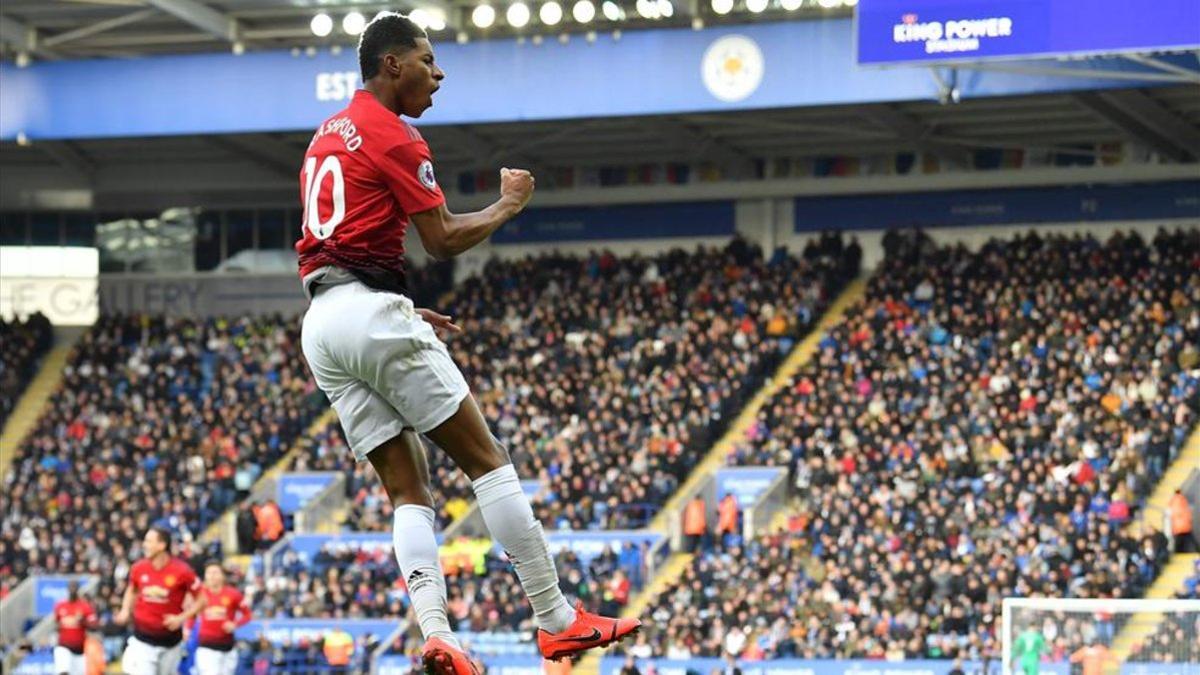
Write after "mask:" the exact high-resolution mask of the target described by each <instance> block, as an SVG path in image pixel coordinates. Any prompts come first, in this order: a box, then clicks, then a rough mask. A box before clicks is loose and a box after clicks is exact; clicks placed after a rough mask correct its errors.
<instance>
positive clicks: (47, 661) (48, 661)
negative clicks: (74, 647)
mask: <svg viewBox="0 0 1200 675" xmlns="http://www.w3.org/2000/svg"><path fill="white" fill-rule="evenodd" d="M13 675H58V673H56V672H55V671H54V650H52V649H37V650H34V651H32V652H30V653H29V655H28V656H26V657H25V658H24V659H22V660H21V663H20V665H18V666H17V667H16V669H15V670H13Z"/></svg>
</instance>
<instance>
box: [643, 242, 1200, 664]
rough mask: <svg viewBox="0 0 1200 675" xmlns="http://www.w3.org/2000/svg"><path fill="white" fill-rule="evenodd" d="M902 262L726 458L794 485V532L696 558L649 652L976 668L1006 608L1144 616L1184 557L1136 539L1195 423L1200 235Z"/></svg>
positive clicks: (1150, 535)
mask: <svg viewBox="0 0 1200 675" xmlns="http://www.w3.org/2000/svg"><path fill="white" fill-rule="evenodd" d="M889 248H890V249H891V250H890V251H889V255H888V258H887V260H886V261H885V262H884V263H883V266H882V267H881V269H880V270H879V271H878V272H877V273H876V274H875V275H874V277H873V278H872V279H871V281H870V283H869V287H868V290H867V293H866V297H865V299H864V300H862V301H861V302H860V303H859V304H858V305H857V306H855V307H853V308H851V309H850V310H849V312H848V314H847V315H846V317H845V318H844V320H843V321H841V322H840V323H839V324H838V325H837V326H836V327H834V328H833V329H832V330H831V331H830V332H829V334H828V335H827V336H825V337H824V338H823V340H822V342H821V343H820V349H819V353H818V354H817V355H816V357H815V358H814V359H813V360H812V361H811V362H810V363H809V364H808V365H806V366H805V367H804V368H802V369H801V370H800V372H798V373H797V374H796V375H795V377H794V378H793V380H792V381H791V382H790V383H789V385H788V386H787V387H786V388H785V389H784V390H782V391H781V392H780V394H778V395H777V396H776V397H775V398H774V399H773V400H772V401H770V402H768V403H767V405H766V406H765V407H764V409H763V411H762V414H761V416H760V418H759V420H758V422H757V424H755V425H754V426H753V428H752V429H751V430H750V432H749V434H748V436H747V438H746V439H745V440H744V442H742V443H740V444H738V445H737V446H736V447H735V448H734V449H733V450H732V451H731V454H730V456H729V458H728V461H729V463H731V464H754V465H761V464H770V465H783V466H787V467H788V468H789V469H790V477H791V479H792V480H793V481H794V482H795V484H796V486H797V487H798V488H799V490H800V494H801V495H802V499H801V504H800V513H799V514H798V515H797V516H796V517H795V518H793V519H792V521H791V523H790V525H791V529H792V530H793V531H792V532H791V533H789V534H786V535H779V536H777V537H771V538H767V539H765V540H763V541H759V542H751V543H749V544H747V546H746V550H744V551H741V550H739V551H734V552H722V553H709V554H706V555H702V556H701V557H699V558H698V559H697V561H696V563H695V565H694V567H693V568H692V569H691V570H689V572H688V573H687V575H686V576H685V579H684V582H683V583H682V584H681V585H680V586H678V587H676V588H673V589H671V590H668V591H667V592H666V593H664V594H663V595H662V596H661V597H660V598H659V599H658V604H657V607H656V609H655V614H656V615H657V616H659V617H661V618H664V619H668V620H667V621H664V622H663V625H664V626H665V628H660V629H657V630H654V631H652V640H651V642H652V649H653V651H654V652H655V653H657V654H670V653H672V652H675V653H682V652H683V651H684V650H686V651H689V652H690V653H692V654H703V655H716V654H719V653H721V652H727V651H733V650H737V651H740V652H742V653H746V652H747V650H748V651H749V653H750V654H752V655H754V654H758V653H762V654H765V655H767V656H778V655H783V654H790V653H793V652H794V653H796V654H798V655H801V656H808V655H815V656H838V657H857V656H871V655H875V654H879V655H889V654H895V655H901V654H902V655H905V656H939V657H940V656H960V655H961V656H971V657H978V656H981V655H984V654H987V653H990V652H994V649H995V644H996V642H995V641H996V639H997V636H996V631H995V629H996V624H997V622H998V618H999V616H1000V600H1001V598H1003V597H1005V596H1010V595H1025V596H1030V595H1033V596H1036V595H1046V596H1052V597H1114V596H1121V597H1138V596H1140V595H1141V593H1142V591H1143V590H1144V589H1145V587H1146V586H1147V585H1148V584H1149V582H1150V581H1151V580H1153V578H1154V577H1155V575H1156V573H1157V570H1158V569H1159V568H1160V566H1161V564H1162V563H1163V562H1164V561H1165V559H1166V557H1167V556H1168V554H1169V549H1168V543H1167V539H1166V537H1165V536H1164V533H1163V532H1161V531H1159V530H1158V529H1156V528H1153V527H1145V528H1143V527H1142V526H1140V525H1139V524H1136V523H1135V524H1133V526H1130V524H1131V521H1133V520H1134V519H1136V518H1137V516H1138V508H1139V505H1140V504H1141V502H1142V501H1143V500H1144V498H1145V496H1146V494H1147V493H1148V491H1149V490H1150V489H1152V488H1153V487H1154V485H1155V484H1156V482H1157V479H1158V477H1159V476H1160V475H1161V473H1162V472H1163V470H1164V468H1165V467H1166V466H1167V465H1168V464H1169V462H1170V461H1171V460H1172V459H1173V458H1174V457H1175V455H1176V454H1177V453H1178V451H1179V449H1180V447H1181V444H1182V442H1183V441H1184V437H1185V435H1186V433H1187V432H1188V430H1190V429H1191V428H1193V427H1194V426H1195V423H1196V419H1197V412H1198V410H1200V389H1198V384H1200V371H1198V370H1197V364H1198V363H1200V352H1198V351H1197V348H1198V346H1200V232H1197V231H1195V230H1191V231H1175V232H1165V231H1164V232H1161V233H1159V234H1158V236H1156V237H1155V238H1154V240H1153V241H1152V242H1145V241H1143V240H1142V239H1140V238H1139V237H1138V236H1137V235H1132V234H1131V235H1118V236H1114V237H1113V238H1112V239H1110V240H1109V241H1107V242H1105V243H1101V242H1098V241H1096V240H1094V239H1091V238H1087V237H1081V236H1080V237H1057V236H1055V237H1045V238H1044V237H1039V236H1037V235H1035V234H1029V235H1027V236H1023V237H1019V238H1017V239H1014V240H1011V241H992V242H990V243H988V244H987V245H986V246H984V247H983V248H982V250H980V251H977V252H971V251H968V250H966V249H965V248H962V247H937V246H934V245H933V244H932V243H931V242H930V241H928V240H927V239H925V238H923V237H921V236H919V235H912V236H909V237H898V236H893V237H892V238H891V241H890V242H889ZM722 579H739V580H742V583H741V584H737V585H734V584H725V583H721V580H722ZM747 580H749V581H747ZM793 613H794V614H795V615H797V616H800V617H802V621H799V622H795V623H785V622H781V621H780V619H781V618H782V617H785V616H791V615H792V614H793ZM655 623H657V622H655ZM789 631H790V632H789ZM743 638H744V641H743ZM789 638H790V640H789Z"/></svg>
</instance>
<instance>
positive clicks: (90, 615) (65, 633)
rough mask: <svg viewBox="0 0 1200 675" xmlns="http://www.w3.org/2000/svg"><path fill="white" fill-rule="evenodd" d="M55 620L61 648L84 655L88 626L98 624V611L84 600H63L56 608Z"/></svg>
mask: <svg viewBox="0 0 1200 675" xmlns="http://www.w3.org/2000/svg"><path fill="white" fill-rule="evenodd" d="M54 620H55V622H57V623H58V644H59V646H62V647H66V648H67V649H70V650H71V651H73V652H75V653H76V654H82V653H83V643H84V641H85V640H87V629H88V626H94V625H95V624H96V610H95V609H93V608H92V605H91V603H89V602H88V601H87V600H82V599H80V600H76V601H75V602H71V601H70V600H63V601H62V602H59V603H58V604H57V605H55V606H54Z"/></svg>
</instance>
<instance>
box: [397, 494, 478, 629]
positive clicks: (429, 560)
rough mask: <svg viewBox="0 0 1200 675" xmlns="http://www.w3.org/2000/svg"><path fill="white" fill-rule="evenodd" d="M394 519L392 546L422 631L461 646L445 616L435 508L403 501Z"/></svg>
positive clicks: (443, 587)
mask: <svg viewBox="0 0 1200 675" xmlns="http://www.w3.org/2000/svg"><path fill="white" fill-rule="evenodd" d="M392 519H393V522H392V548H393V550H394V551H395V553H396V562H398V563H400V572H401V573H402V574H403V575H404V582H405V583H406V584H408V597H409V600H410V601H411V602H412V606H413V611H414V612H416V615H417V623H418V624H420V626H421V634H422V635H424V636H425V639H426V640H428V639H429V638H431V637H439V638H442V639H443V640H445V641H446V642H449V643H450V644H451V645H453V646H455V647H459V648H461V645H460V644H459V642H458V638H456V637H454V631H453V630H451V629H450V621H449V619H447V617H446V578H445V575H444V574H443V572H442V562H441V560H440V559H439V558H438V545H437V538H436V537H435V536H434V533H433V526H434V522H435V521H434V514H433V509H431V508H429V507H428V506H420V505H418V504H402V505H400V506H399V507H397V508H396V510H395V512H394V513H393V515H392Z"/></svg>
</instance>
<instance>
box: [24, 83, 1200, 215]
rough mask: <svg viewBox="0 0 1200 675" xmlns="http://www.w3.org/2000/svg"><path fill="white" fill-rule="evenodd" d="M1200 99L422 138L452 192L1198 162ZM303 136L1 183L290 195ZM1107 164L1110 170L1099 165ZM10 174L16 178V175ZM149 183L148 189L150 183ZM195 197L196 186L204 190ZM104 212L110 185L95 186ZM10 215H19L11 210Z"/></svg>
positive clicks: (801, 113) (846, 111) (510, 129)
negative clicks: (846, 167)
mask: <svg viewBox="0 0 1200 675" xmlns="http://www.w3.org/2000/svg"><path fill="white" fill-rule="evenodd" d="M1198 129H1200V88H1198V87H1193V86H1187V85H1183V86H1173V87H1158V88H1153V89H1117V90H1106V91H1102V92H1094V91H1087V92H1078V93H1073V94H1054V95H1039V96H1026V97H1017V98H984V99H971V100H967V101H963V102H961V103H958V104H948V105H941V104H938V103H937V102H933V101H930V102H911V103H904V104H879V105H870V106H830V107H815V108H814V107H809V108H800V109H784V110H765V111H739V112H732V113H725V114H702V115H673V116H661V117H635V118H629V117H626V118H606V119H589V120H562V121H553V122H524V123H514V124H494V125H454V126H425V127H423V128H422V133H423V134H424V135H425V137H426V138H427V139H428V141H429V143H430V145H431V146H432V148H433V150H434V153H435V156H436V157H437V158H438V168H439V173H440V175H441V176H442V177H443V181H444V182H447V183H450V182H452V181H453V180H454V178H453V177H454V176H455V175H456V174H457V173H458V172H462V171H470V170H490V169H495V168H496V167H498V166H501V165H502V164H503V163H510V164H516V165H522V166H528V167H531V168H533V169H535V170H537V171H539V172H540V173H541V174H542V175H546V173H547V172H548V171H549V170H550V169H553V168H555V167H583V166H621V165H624V166H632V165H637V164H640V163H661V162H677V161H678V162H697V161H713V162H717V163H720V164H722V165H724V166H728V165H730V164H737V163H745V164H749V163H751V162H753V161H754V160H758V159H772V158H800V157H818V156H829V155H848V156H861V157H869V156H872V155H879V156H885V157H886V156H887V155H888V154H890V153H895V152H899V151H909V150H911V151H924V152H929V153H933V154H937V155H939V156H942V157H947V158H950V159H952V160H953V159H955V158H958V159H960V160H961V161H962V162H963V163H965V165H967V166H970V164H971V157H972V155H971V152H972V151H973V150H975V149H977V148H1001V149H1005V148H1011V149H1023V150H1035V151H1036V150H1049V151H1058V152H1067V153H1073V154H1076V155H1079V156H1085V155H1092V156H1095V153H1096V148H1097V146H1099V145H1101V144H1106V143H1119V142H1121V141H1136V142H1137V144H1138V145H1140V146H1141V147H1144V148H1148V149H1150V150H1153V151H1155V152H1157V154H1158V155H1159V157H1160V161H1164V162H1167V163H1177V162H1183V163H1194V162H1196V161H1197V159H1200V131H1198ZM310 135H311V134H310V133H309V132H295V133H278V134H250V135H232V136H231V135H223V136H179V137H159V138H139V139H97V140H83V141H35V142H33V143H32V144H31V145H28V146H26V147H20V146H17V145H15V144H12V143H7V144H4V146H3V152H0V173H7V172H8V171H9V170H14V171H19V172H24V171H26V170H30V169H37V170H39V171H34V172H33V173H34V174H40V173H41V171H40V170H51V171H53V170H63V169H65V170H68V171H71V172H74V173H75V174H77V175H79V174H82V175H89V176H101V175H113V176H122V177H129V178H131V179H132V178H133V177H135V176H137V177H140V180H142V181H149V183H148V184H153V183H154V182H155V180H156V176H157V175H159V173H160V172H162V171H164V170H165V171H167V172H168V173H169V172H170V171H171V169H170V167H171V166H173V165H174V166H178V167H181V169H180V170H181V171H182V170H183V169H184V168H186V169H187V170H188V171H191V170H199V169H201V168H202V167H205V166H210V167H220V169H221V171H222V172H223V173H226V174H228V175H238V174H239V172H240V173H244V174H245V175H247V176H250V175H253V176H256V177H267V180H268V182H269V184H270V185H272V186H274V185H278V186H279V189H280V190H281V191H284V192H286V195H288V196H291V192H292V191H294V187H295V185H294V184H295V180H296V175H297V172H298V167H299V162H300V157H301V156H302V155H303V151H304V148H305V147H306V146H307V144H308V141H309V138H310ZM1097 163H1098V164H1103V163H1105V162H1104V161H1099V162H1097ZM9 175H14V176H15V175H19V174H17V173H14V174H9ZM141 184H147V183H145V182H143V183H141ZM197 187H198V189H202V188H199V186H197ZM96 190H97V198H98V202H97V203H103V202H104V199H103V192H104V185H103V182H101V183H98V184H96ZM9 208H11V206H9Z"/></svg>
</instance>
